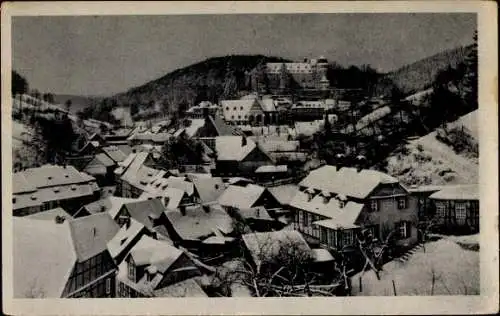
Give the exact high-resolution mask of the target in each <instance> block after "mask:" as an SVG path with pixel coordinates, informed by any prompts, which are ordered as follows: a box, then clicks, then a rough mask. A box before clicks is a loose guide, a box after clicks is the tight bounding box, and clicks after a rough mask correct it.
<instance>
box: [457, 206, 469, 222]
mask: <svg viewBox="0 0 500 316" xmlns="http://www.w3.org/2000/svg"><path fill="white" fill-rule="evenodd" d="M455 216H456V219H457V224H460V225H464V224H465V220H466V219H467V208H466V207H465V203H456V204H455Z"/></svg>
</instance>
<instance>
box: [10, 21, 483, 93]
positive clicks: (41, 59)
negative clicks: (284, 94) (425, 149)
mask: <svg viewBox="0 0 500 316" xmlns="http://www.w3.org/2000/svg"><path fill="white" fill-rule="evenodd" d="M475 29H476V18H475V14H448V13H446V14H439V13H435V14H421V13H412V14H402V13H395V14H359V13H356V14H286V15H196V16H195V15H184V16H98V17H92V16H88V17H82V16H80V17H13V19H12V58H13V68H14V69H15V70H17V71H19V72H20V73H21V74H22V75H23V76H25V77H26V78H27V79H28V81H29V83H30V86H31V87H34V88H37V89H39V90H40V91H44V92H45V91H51V92H53V93H62V94H78V95H111V94H114V93H118V92H123V91H125V90H127V89H129V88H131V87H133V86H137V85H141V84H143V83H145V82H147V81H149V80H152V79H156V78H158V77H161V76H162V75H164V74H166V73H167V72H170V71H172V70H175V69H177V68H180V67H184V66H187V65H190V64H192V63H195V62H198V61H201V60H203V59H206V58H209V57H213V56H221V55H227V54H265V55H273V56H280V57H285V58H290V59H302V58H303V57H309V58H313V57H317V56H319V55H324V56H325V57H327V58H328V59H329V60H331V61H337V62H339V63H340V64H343V65H349V64H354V65H360V64H370V65H372V66H373V67H375V68H377V69H379V70H380V71H390V70H393V69H396V68H398V67H400V66H402V65H404V64H406V63H410V62H413V61H416V60H419V59H421V58H424V57H427V56H430V55H433V54H435V53H438V52H440V51H443V50H446V49H450V48H454V47H457V46H460V45H466V44H469V43H471V42H472V35H473V32H474V30H475Z"/></svg>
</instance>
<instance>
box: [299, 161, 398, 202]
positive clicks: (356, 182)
mask: <svg viewBox="0 0 500 316" xmlns="http://www.w3.org/2000/svg"><path fill="white" fill-rule="evenodd" d="M398 182H399V181H398V180H397V179H396V178H394V177H392V176H389V175H388V174H385V173H382V172H380V171H376V170H368V169H362V170H361V171H357V169H356V168H346V167H343V168H340V169H339V170H337V168H336V167H335V166H330V165H326V166H323V167H320V168H318V169H316V170H313V171H311V172H310V173H309V175H308V176H307V177H306V178H305V179H304V180H302V181H301V182H300V183H299V186H301V187H308V188H313V189H316V190H319V191H327V192H331V193H335V194H344V195H346V196H349V197H354V198H359V199H364V198H366V197H367V196H368V195H369V194H370V193H371V192H372V191H373V190H374V189H375V188H376V187H377V186H378V185H380V184H394V183H398Z"/></svg>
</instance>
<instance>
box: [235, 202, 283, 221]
mask: <svg viewBox="0 0 500 316" xmlns="http://www.w3.org/2000/svg"><path fill="white" fill-rule="evenodd" d="M238 213H239V214H240V215H241V217H243V218H244V219H254V220H267V221H273V220H274V219H273V218H272V217H271V215H269V213H268V212H267V210H266V208H265V207H263V206H257V207H252V208H242V209H238Z"/></svg>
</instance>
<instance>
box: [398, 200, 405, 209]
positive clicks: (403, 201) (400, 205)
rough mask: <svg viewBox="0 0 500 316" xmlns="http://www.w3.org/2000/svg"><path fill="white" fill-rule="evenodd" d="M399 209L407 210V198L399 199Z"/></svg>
mask: <svg viewBox="0 0 500 316" xmlns="http://www.w3.org/2000/svg"><path fill="white" fill-rule="evenodd" d="M398 209H399V210H403V209H406V197H400V198H398Z"/></svg>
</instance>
